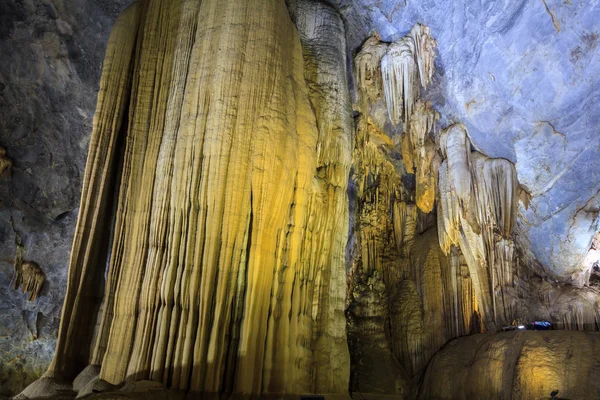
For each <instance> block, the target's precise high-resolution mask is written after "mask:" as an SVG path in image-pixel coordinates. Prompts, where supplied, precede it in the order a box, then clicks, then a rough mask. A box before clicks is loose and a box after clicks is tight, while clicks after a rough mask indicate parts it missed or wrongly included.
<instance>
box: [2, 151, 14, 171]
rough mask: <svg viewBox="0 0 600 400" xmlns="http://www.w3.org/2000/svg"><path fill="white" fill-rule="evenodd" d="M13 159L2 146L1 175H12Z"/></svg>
mask: <svg viewBox="0 0 600 400" xmlns="http://www.w3.org/2000/svg"><path fill="white" fill-rule="evenodd" d="M11 167H12V160H11V159H10V158H8V156H7V155H6V149H5V148H4V147H2V146H0V176H5V175H10V168H11Z"/></svg>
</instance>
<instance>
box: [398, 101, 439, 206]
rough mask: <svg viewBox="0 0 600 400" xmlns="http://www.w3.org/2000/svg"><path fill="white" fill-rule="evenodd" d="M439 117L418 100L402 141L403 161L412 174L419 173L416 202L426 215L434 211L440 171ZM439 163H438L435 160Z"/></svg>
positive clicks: (429, 107) (428, 106) (428, 104)
mask: <svg viewBox="0 0 600 400" xmlns="http://www.w3.org/2000/svg"><path fill="white" fill-rule="evenodd" d="M438 118H439V114H438V113H437V112H436V111H435V110H433V108H432V107H431V104H430V103H429V102H427V103H425V102H423V101H421V100H418V101H417V102H416V104H415V107H414V110H413V113H412V115H411V117H410V120H409V123H408V129H407V130H406V132H404V134H403V137H402V160H403V162H404V166H405V167H406V170H407V171H408V172H409V173H413V172H414V170H415V169H416V181H417V188H416V202H417V206H418V207H419V209H421V211H423V212H424V213H429V212H431V211H432V210H433V206H434V203H435V183H436V182H435V175H436V170H437V168H436V167H438V166H437V162H434V159H436V157H437V151H436V148H435V143H434V141H433V140H432V134H433V130H434V127H435V123H436V121H437V119H438ZM435 161H437V160H435Z"/></svg>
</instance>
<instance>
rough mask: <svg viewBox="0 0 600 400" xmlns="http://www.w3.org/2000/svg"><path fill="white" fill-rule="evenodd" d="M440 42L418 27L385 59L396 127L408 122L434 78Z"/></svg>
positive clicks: (386, 87)
mask: <svg viewBox="0 0 600 400" xmlns="http://www.w3.org/2000/svg"><path fill="white" fill-rule="evenodd" d="M436 46H437V42H436V41H435V39H433V37H431V32H430V29H429V28H428V27H426V26H423V25H421V24H415V25H414V26H413V28H412V29H411V31H410V33H409V34H408V35H406V36H404V37H402V38H400V39H399V40H398V41H396V42H394V43H392V44H391V45H390V46H389V47H388V50H387V53H386V54H385V55H384V56H383V58H382V60H381V73H382V79H383V88H384V93H385V100H386V104H387V108H388V114H389V117H390V120H391V121H392V123H394V124H395V125H397V124H399V123H400V121H404V122H407V121H408V119H409V118H410V116H411V115H412V111H413V107H414V104H415V102H416V101H417V99H418V98H419V94H420V90H421V87H423V88H427V86H428V85H429V82H430V81H431V78H432V77H433V70H434V65H433V62H434V58H435V48H436Z"/></svg>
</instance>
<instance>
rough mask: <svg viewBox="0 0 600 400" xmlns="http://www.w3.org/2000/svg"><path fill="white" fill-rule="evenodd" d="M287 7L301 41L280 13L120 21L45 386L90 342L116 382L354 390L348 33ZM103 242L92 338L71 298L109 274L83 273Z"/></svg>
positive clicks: (182, 7)
mask: <svg viewBox="0 0 600 400" xmlns="http://www.w3.org/2000/svg"><path fill="white" fill-rule="evenodd" d="M295 7H296V9H295V12H294V17H295V18H296V19H297V24H298V27H299V28H297V27H296V25H294V23H293V22H292V20H291V18H290V15H289V14H288V9H287V8H286V5H285V2H284V1H283V0H272V1H265V0H242V1H233V0H230V1H223V0H139V1H138V3H137V5H136V6H134V7H131V8H130V9H128V10H127V11H126V12H125V13H124V14H123V15H122V16H121V17H120V19H119V21H118V22H117V24H116V26H115V28H114V29H113V33H112V35H111V41H110V43H109V47H108V50H107V56H106V60H105V65H104V70H103V77H102V84H101V92H100V94H99V99H98V108H97V112H96V119H95V124H94V132H93V135H92V145H91V147H90V156H89V159H88V165H87V167H86V179H85V181H84V189H83V197H82V206H81V214H80V220H79V223H78V227H77V231H76V239H75V242H74V247H73V258H72V261H71V266H70V279H69V287H68V292H67V297H66V300H65V307H64V311H63V312H64V314H63V320H62V321H61V331H60V332H61V333H60V335H59V343H58V345H57V355H56V358H55V360H54V363H53V367H52V369H51V371H55V372H58V371H60V372H61V373H60V374H58V373H57V374H54V376H61V377H72V375H73V374H74V373H76V372H77V370H81V368H82V367H81V360H79V359H78V362H77V365H76V366H72V365H71V364H70V363H72V361H73V360H74V359H75V358H83V357H87V352H86V354H79V353H77V351H76V349H75V347H77V346H78V347H81V345H82V340H81V339H80V337H83V338H84V339H85V342H84V344H85V346H88V345H89V346H91V355H90V356H89V358H88V359H87V360H86V361H88V362H89V363H90V364H92V365H100V366H101V367H100V378H101V379H103V380H105V381H107V382H109V383H112V384H120V383H122V382H124V381H126V380H139V379H152V380H157V381H161V382H163V383H164V384H165V385H167V386H169V387H173V388H177V389H184V390H192V391H198V392H210V393H219V392H225V393H254V394H257V393H278V394H283V393H315V392H318V393H346V392H347V389H348V378H349V354H348V348H347V342H346V332H345V317H344V312H343V310H344V301H345V297H346V282H345V267H344V254H345V253H344V247H345V244H346V242H347V234H348V200H347V194H346V188H347V182H348V174H349V168H350V163H351V149H352V119H351V118H352V117H351V108H350V100H349V94H348V83H347V76H346V71H345V61H346V54H345V48H346V45H345V34H344V30H343V24H342V21H341V19H340V17H339V16H338V15H337V13H336V12H335V11H334V10H333V9H331V8H329V7H326V6H323V5H321V4H320V3H318V2H312V1H299V2H297V3H295ZM299 30H300V32H299ZM121 125H123V126H121ZM119 133H120V134H121V135H122V138H121V140H122V146H123V148H124V151H123V152H122V155H121V156H119V154H120V153H119V152H117V151H116V149H115V143H117V141H116V138H117V135H118V134H119ZM115 169H116V170H118V176H117V178H118V179H115V180H113V181H112V182H113V184H112V186H110V185H107V184H106V183H105V182H108V180H107V179H108V178H107V177H108V176H110V173H109V172H110V171H113V170H115ZM109 196H113V197H114V198H115V199H116V207H115V210H116V211H115V215H114V216H113V215H110V213H109V212H108V211H110V207H109V202H108V197H109ZM101 218H103V219H104V220H106V221H112V220H113V219H114V222H113V226H112V230H111V229H110V227H108V229H107V228H106V227H104V225H102V226H103V228H102V229H100V224H99V223H98V220H99V219H101ZM107 232H112V241H111V243H110V248H109V253H110V261H109V268H108V271H107V280H106V288H105V290H104V298H103V302H102V303H103V304H102V313H101V318H100V321H99V324H98V326H97V327H96V329H93V327H91V328H86V329H87V330H85V329H84V328H83V327H78V325H77V321H79V320H80V318H82V313H83V312H84V311H83V310H84V309H86V308H89V304H87V303H86V301H87V300H86V299H85V298H84V297H82V296H81V290H83V289H82V288H84V287H86V285H90V284H91V283H90V279H91V277H93V276H96V275H97V271H101V272H104V265H103V264H102V265H100V264H101V263H100V262H99V261H97V260H96V259H92V258H91V257H96V258H98V257H97V254H96V253H94V246H96V247H98V248H101V246H100V245H99V240H100V239H99V238H100V236H102V235H104V234H106V233H107ZM92 269H93V271H92ZM84 330H85V335H83V336H80V337H78V335H79V333H78V332H79V331H80V333H81V332H84ZM92 334H93V335H94V339H93V340H92V339H91V336H92ZM71 367H72V368H71Z"/></svg>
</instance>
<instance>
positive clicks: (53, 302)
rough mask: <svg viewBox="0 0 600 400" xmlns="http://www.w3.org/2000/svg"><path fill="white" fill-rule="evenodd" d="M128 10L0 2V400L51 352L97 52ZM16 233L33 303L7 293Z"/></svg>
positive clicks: (94, 3) (110, 5)
mask: <svg viewBox="0 0 600 400" xmlns="http://www.w3.org/2000/svg"><path fill="white" fill-rule="evenodd" d="M129 3H130V1H129V0H115V1H110V2H107V1H98V0H85V1H71V0H57V1H29V0H6V1H2V2H1V3H0V53H2V55H3V56H2V57H0V147H3V148H5V149H6V155H7V156H8V157H9V158H10V159H11V160H12V168H11V170H10V171H9V172H7V173H4V174H2V177H0V396H1V395H10V394H15V393H17V392H18V391H20V390H21V389H23V387H24V386H26V385H27V384H29V383H30V382H31V381H33V380H34V379H36V378H37V377H38V376H39V375H40V374H41V373H43V372H44V370H45V369H46V368H47V366H48V363H49V362H50V360H51V358H52V354H53V352H54V347H55V344H56V335H57V330H58V324H59V317H60V311H61V306H62V303H63V298H64V293H65V288H66V284H67V267H68V259H69V253H70V250H71V244H72V238H73V231H74V229H75V223H76V220H77V213H78V205H79V197H80V193H81V182H82V176H83V168H84V165H85V161H86V157H87V149H88V144H89V138H90V134H91V125H92V118H93V115H94V110H95V106H96V96H97V92H98V85H99V80H100V71H101V67H102V60H103V57H104V49H105V48H106V43H107V40H108V35H109V32H110V29H111V27H112V25H113V23H114V21H115V19H116V18H117V16H118V15H119V13H120V12H121V11H122V10H123V8H124V7H125V6H126V5H127V4H129ZM11 219H12V224H11ZM13 228H14V230H13ZM15 231H16V233H15ZM17 234H18V235H19V236H20V238H21V240H22V243H23V250H24V251H23V253H24V254H23V256H24V258H25V260H30V261H34V262H37V263H38V264H39V265H40V267H41V269H42V271H43V273H44V274H45V283H44V285H43V287H42V290H41V292H40V294H39V296H38V298H37V299H35V300H34V301H28V297H29V296H28V294H24V293H21V291H20V290H19V291H17V290H13V285H12V280H13V277H14V272H13V263H14V259H15V256H16V253H17V245H16V242H15V240H16V237H17Z"/></svg>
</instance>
